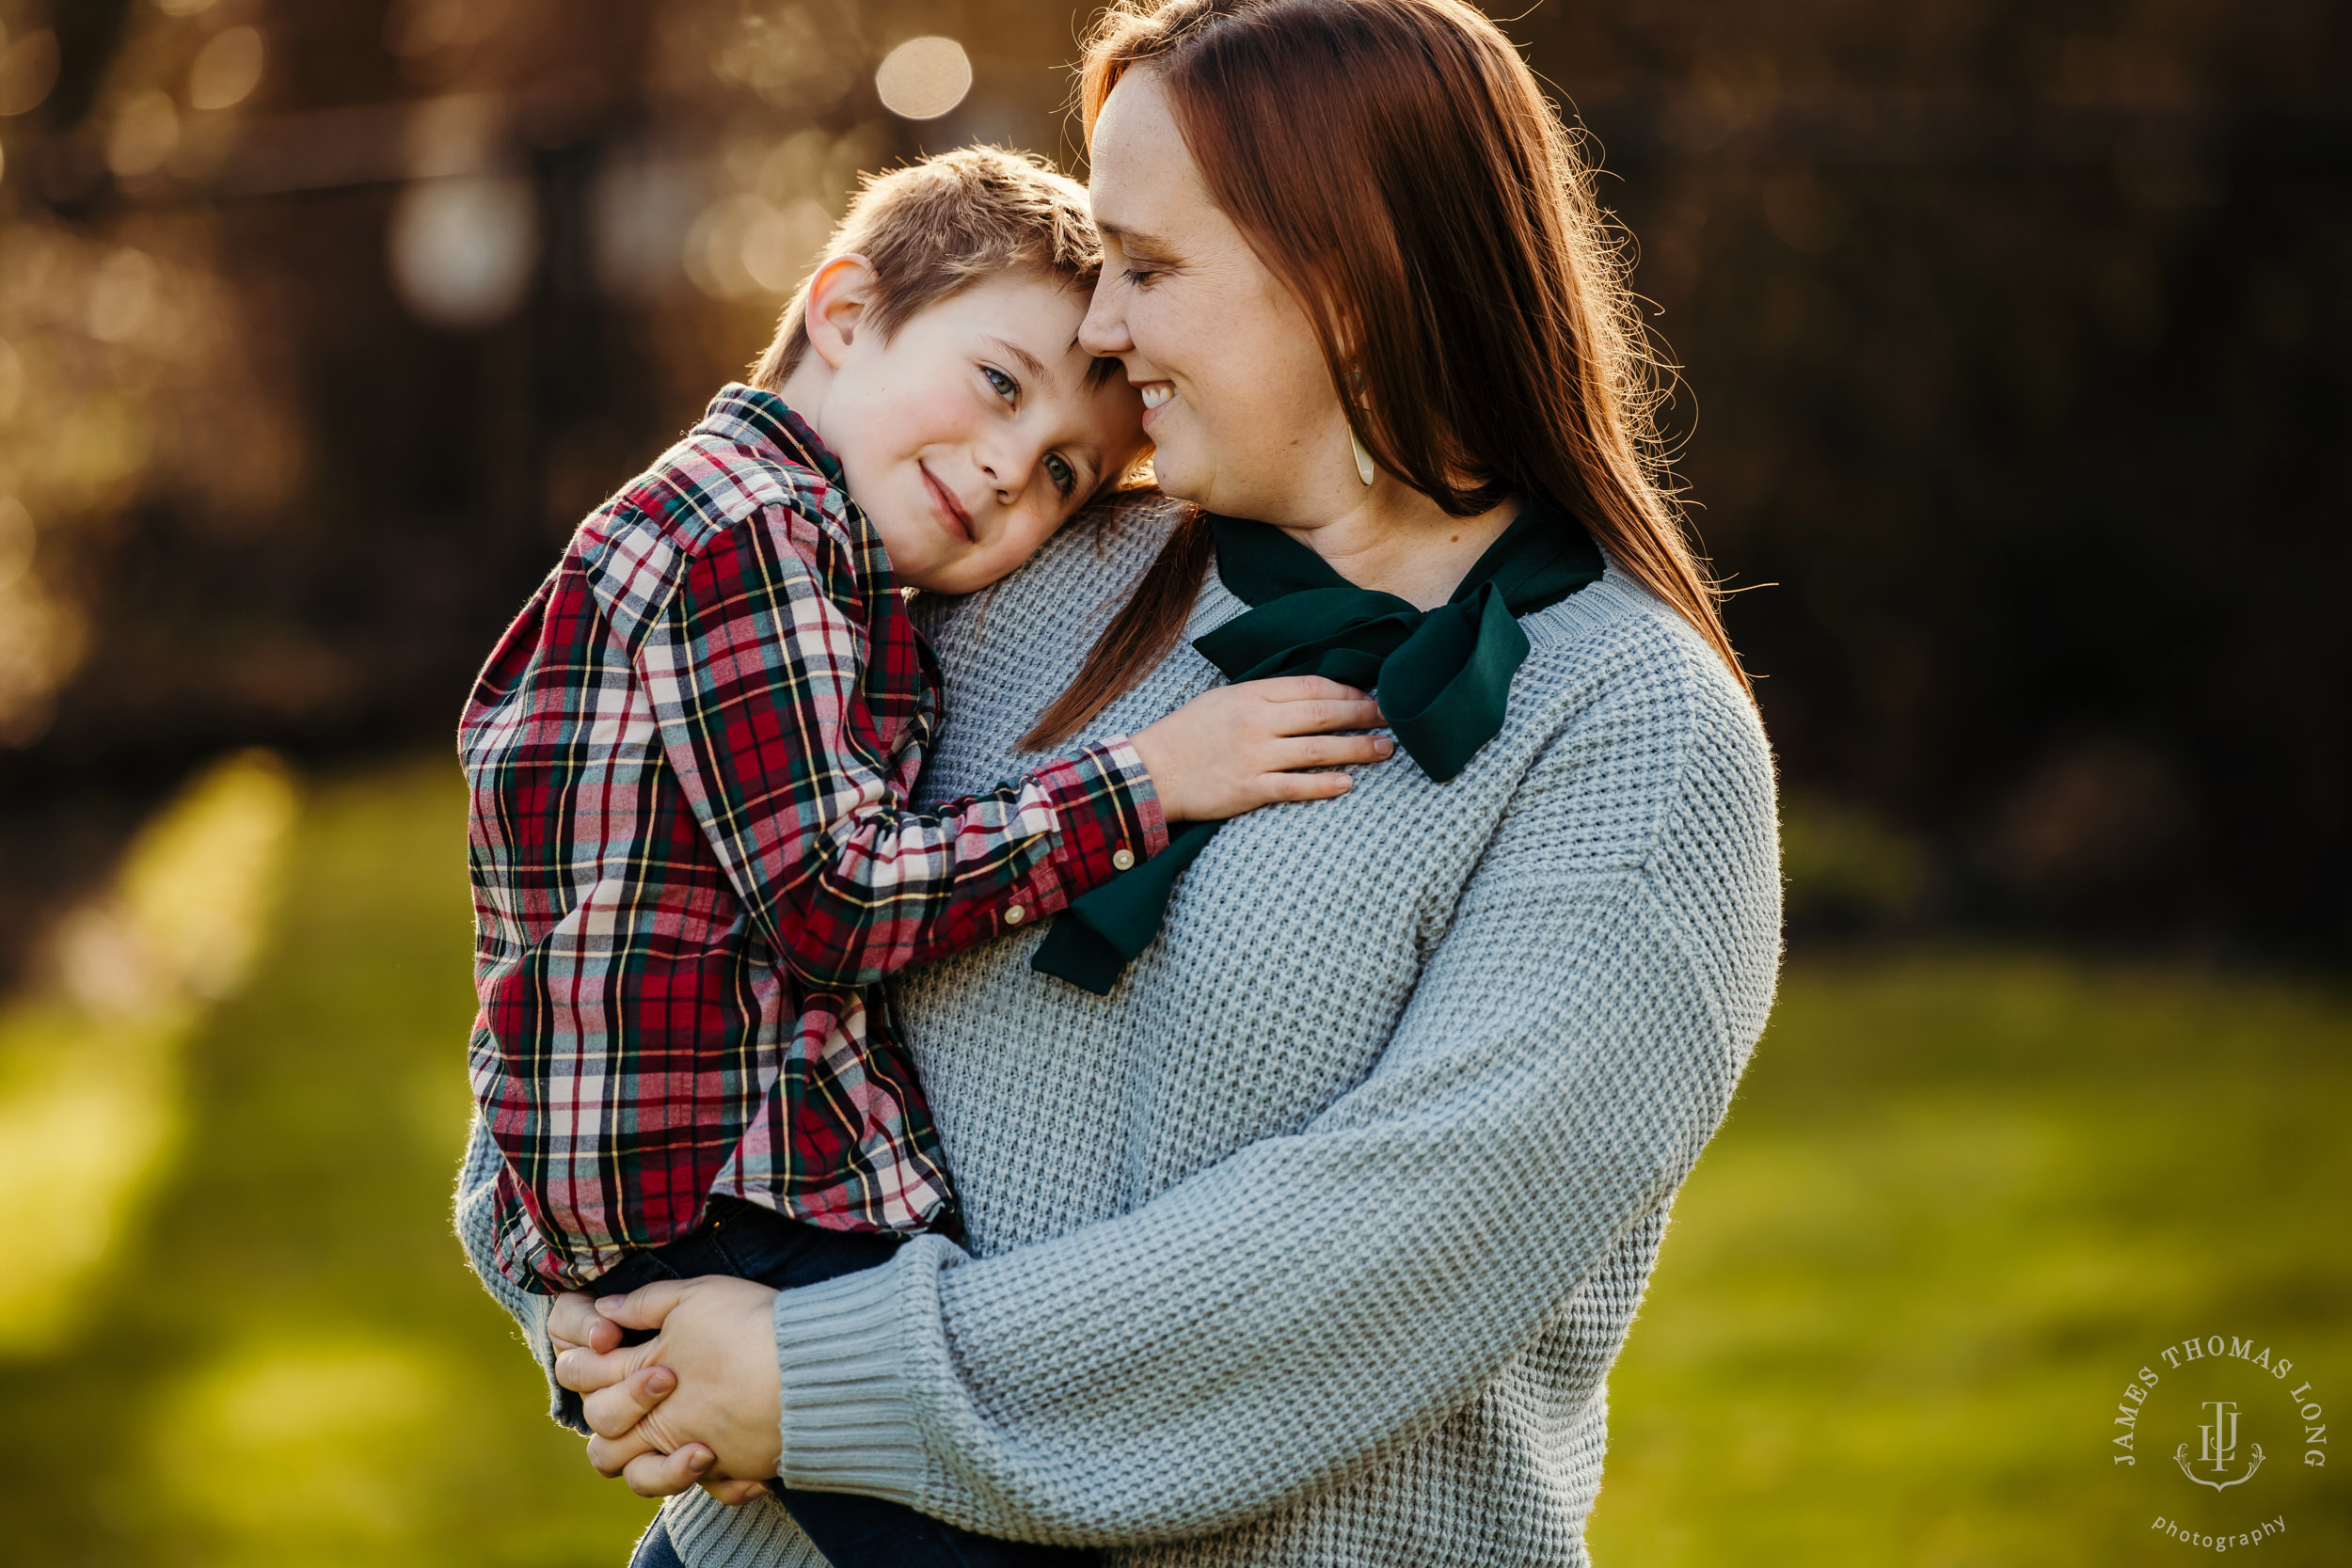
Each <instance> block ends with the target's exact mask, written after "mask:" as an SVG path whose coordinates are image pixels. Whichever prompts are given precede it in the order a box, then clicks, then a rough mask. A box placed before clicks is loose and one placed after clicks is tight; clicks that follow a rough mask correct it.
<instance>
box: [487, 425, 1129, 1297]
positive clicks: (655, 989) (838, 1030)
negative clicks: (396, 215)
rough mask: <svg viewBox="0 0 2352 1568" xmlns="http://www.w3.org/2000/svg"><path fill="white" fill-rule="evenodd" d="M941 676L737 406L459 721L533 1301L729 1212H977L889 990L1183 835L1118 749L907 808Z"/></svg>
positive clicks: (617, 521) (493, 1024) (491, 1055)
mask: <svg viewBox="0 0 2352 1568" xmlns="http://www.w3.org/2000/svg"><path fill="white" fill-rule="evenodd" d="M939 689H940V687H939V674H938V668H937V666H936V664H935V663H934V661H933V659H932V657H931V654H930V649H929V648H928V647H927V646H925V645H924V643H923V642H922V641H921V639H920V638H919V637H918V636H917V635H916V633H915V631H914V627H913V626H912V625H911V624H910V622H909V620H908V616H907V612H906V607H905V604H904V602H903V600H902V599H901V597H900V595H899V594H898V591H897V589H896V588H895V587H894V586H893V585H892V579H891V576H890V565H889V561H888V558H887V557H886V556H885V555H884V554H883V551H882V544H881V541H880V540H879V539H878V538H876V536H875V534H874V531H873V529H872V528H871V527H870V526H869V525H868V524H867V522H866V518H865V516H864V515H863V514H862V513H861V512H860V511H859V510H858V509H857V507H856V506H855V505H854V504H853V503H852V502H851V501H850V498H849V496H848V494H847V492H846V491H845V490H844V489H843V487H842V478H841V469H840V467H839V465H838V464H837V463H836V462H835V461H834V458H833V456H832V454H831V453H829V452H828V451H825V449H824V447H823V446H822V445H821V444H820V443H819V442H818V439H817V436H816V434H815V432H813V431H811V430H810V429H809V428H808V426H807V425H806V424H804V423H803V422H802V420H800V418H799V417H798V416H797V415H795V414H794V413H792V411H791V410H790V409H788V408H787V407H786V406H785V405H784V404H783V403H782V402H780V401H779V400H777V399H776V398H775V397H773V396H772V395H771V394H769V393H766V392H762V391H757V390H755V389H753V388H748V387H741V386H730V387H728V388H725V389H724V390H723V391H722V392H721V393H720V395H719V397H718V398H717V399H716V400H715V401H714V402H713V403H712V404H711V405H710V408H709V410H708V412H707V414H706V416H705V417H704V420H703V422H702V423H701V424H699V425H697V426H696V427H695V428H694V430H693V431H692V432H691V433H690V434H689V435H688V436H687V437H686V438H685V439H684V440H683V441H681V442H680V443H679V444H678V445H676V446H675V447H673V448H672V449H671V450H670V451H668V452H666V453H665V454H663V456H662V458H661V460H660V462H659V463H657V464H655V466H654V467H652V468H651V469H649V470H648V471H647V472H645V473H644V475H642V476H641V477H639V478H638V479H637V480H636V481H634V482H633V483H630V484H629V485H628V488H627V489H625V490H623V491H622V492H621V493H620V494H619V495H618V496H616V497H615V498H613V499H612V500H611V501H609V502H607V503H606V504H605V505H604V506H603V507H602V508H600V509H599V510H598V511H596V513H595V514H594V515H591V516H590V517H589V518H588V519H587V521H586V522H584V523H582V524H581V525H580V530H579V531H578V532H577V533H576V534H574V535H573V538H572V542H571V545H570V546H569V548H567V549H566V550H565V551H564V559H563V562H561V564H559V565H558V566H557V567H556V569H555V571H554V573H553V574H552V575H551V576H550V577H548V579H547V581H546V582H545V583H544V584H542V585H541V586H540V588H539V591H538V592H537V593H536V594H533V595H532V600H531V602H530V604H529V605H527V606H526V607H525V608H524V610H523V612H522V614H521V615H519V616H518V617H516V621H515V624H514V625H513V626H511V627H509V628H508V630H507V633H506V635H505V637H504V638H503V639H502V640H501V641H500V643H499V645H498V648H497V650H496V651H495V652H494V653H492V654H491V656H490V659H489V663H488V665H487V666H486V667H485V669H484V671H483V673H482V677H481V679H480V681H479V682H478V683H477V685H476V686H475V689H474V691H473V694H472V697H471V699H470V700H469V702H468V704H467V706H466V713H465V718H464V720H463V722H462V723H461V725H460V728H459V752H460V755H461V756H462V758H463V760H464V763H465V768H466V774H467V778H468V780H469V783H470V784H471V788H472V816H471V827H470V832H469V863H470V865H471V868H472V875H473V889H474V916H475V931H476V953H475V960H476V980H477V985H478V989H479V990H480V993H481V999H482V1011H481V1014H480V1017H479V1019H478V1020H477V1022H476V1023H475V1027H474V1034H473V1039H472V1044H471V1050H470V1067H471V1073H472V1078H473V1089H474V1097H475V1101H476V1102H477V1104H478V1105H479V1107H480V1109H481V1112H482V1114H483V1115H484V1116H485V1117H487V1118H488V1120H489V1123H490V1128H491V1132H492V1135H493V1136H494V1137H495V1138H496V1139H497V1141H498V1144H499V1147H500V1148H501V1151H502V1152H503V1153H504V1155H505V1167H504V1169H503V1170H502V1171H501V1175H500V1180H499V1195H500V1203H499V1216H498V1221H497V1227H496V1238H497V1239H496V1255H497V1258H498V1261H499V1264H500V1267H501V1269H502V1270H504V1271H505V1273H506V1274H507V1275H508V1276H509V1277H510V1278H512V1279H514V1280H515V1281H516V1283H517V1284H518V1285H522V1286H524V1287H526V1288H528V1289H532V1290H536V1291H547V1290H549V1289H551V1288H571V1287H579V1286H582V1285H585V1284H587V1283H589V1282H590V1281H592V1280H593V1279H595V1278H596V1275H600V1274H602V1273H604V1272H605V1271H606V1270H608V1269H609V1268H611V1267H612V1264H613V1263H614V1262H616V1261H617V1260H618V1259H619V1258H620V1256H621V1254H622V1253H623V1251H625V1250H626V1249H628V1248H632V1247H645V1246H654V1245H659V1244H660V1243H663V1242H666V1241H669V1240H671V1239H672V1238H674V1237H675V1236H677V1235H679V1234H680V1233H682V1232H683V1231H685V1230H686V1229H688V1228H690V1227H691V1226H692V1225H693V1223H694V1221H695V1218H696V1216H697V1214H698V1212H699V1211H700V1210H701V1208H702V1205H703V1200H704V1198H705V1197H706V1196H707V1195H709V1194H713V1193H724V1194H731V1195H733V1196H738V1197H742V1198H747V1199H749V1200H751V1201H753V1202H756V1203H762V1204H766V1205H768V1206H770V1207H771V1208H773V1209H776V1210H778V1211H780V1212H784V1213H787V1214H789V1215H792V1216H794V1217H796V1218H799V1219H803V1220H805V1221H808V1222H809V1223H811V1224H815V1225H819V1226H826V1227H834V1228H836V1229H844V1230H882V1229H889V1230H912V1229H919V1228H922V1227H927V1226H932V1225H936V1224H938V1223H939V1222H940V1221H941V1220H942V1219H944V1218H945V1217H946V1215H947V1214H948V1213H949V1212H950V1210H951V1198H950V1195H949V1189H948V1183H947V1174H946V1168H945V1166H944V1164H943V1163H942V1160H941V1156H940V1151H939V1140H938V1136H937V1133H936V1132H934V1130H933V1128H932V1126H931V1121H930V1114H929V1112H928V1111H927V1109H926V1108H925V1106H924V1103H923V1099H922V1094H921V1091H920V1089H919V1087H918V1086H917V1085H916V1083H915V1080H914V1070H913V1069H912V1068H911V1067H910V1066H909V1064H908V1062H907V1060H906V1057H905V1055H904V1053H902V1052H901V1051H900V1049H899V1048H898V1045H897V1044H896V1042H894V1041H893V1039H892V1038H891V1037H890V1031H889V1025H888V1016H887V1011H886V1008H885V1006H884V1005H883V1001H882V997H881V995H880V994H879V991H878V990H877V982H878V981H880V980H881V979H882V976H884V975H886V974H891V973H893V972H895V971H897V970H899V969H902V968H904V967H906V966H907V965H909V964H913V963H917V962H920V961H922V960H923V959H925V958H932V957H936V956H938V955H940V954H944V953H946V952H950V951H953V950H955V949H958V948H961V947H965V946H969V945H971V944H972V943H974V942H981V941H985V940H986V939H987V938H988V937H990V936H991V935H993V934H994V933H996V932H997V931H999V930H1001V929H1003V928H1005V927H1011V926H1016V925H1019V924H1021V923H1023V922H1024V921H1031V920H1037V919H1041V918H1043V917H1045V916H1048V915H1050V914H1052V913H1054V912H1055V911H1058V910H1060V909H1061V908H1062V907H1063V906H1064V905H1066V904H1067V903H1069V901H1070V900H1071V899H1072V898H1073V897H1075V896H1076V895H1079V894H1081V893H1084V892H1086V891H1087V890H1088V889H1089V888H1091V887H1094V886H1097V885H1098V884H1100V883H1102V882H1103V881H1104V880H1106V879H1109V878H1110V877H1112V876H1113V875H1115V874H1116V870H1117V866H1116V864H1115V863H1114V860H1113V857H1114V856H1115V855H1119V854H1120V851H1122V850H1125V851H1127V854H1126V855H1124V856H1120V859H1121V860H1123V861H1125V863H1128V864H1132V863H1134V858H1135V857H1140V856H1144V855H1149V854H1152V853H1156V852H1157V851H1158V850H1159V849H1160V848H1161V847H1163V846H1164V845H1165V844H1166V843H1167V830H1166V828H1165V826H1164V824H1163V822H1162V820H1161V816H1160V812H1159V806H1158V802H1157V800H1156V797H1154V795H1153V794H1152V789H1151V787H1150V782H1149V780H1148V778H1147V777H1146V775H1145V773H1144V770H1143V767H1142V765H1141V763H1140V762H1139V761H1138V760H1137V759H1136V754H1135V752H1134V750H1133V749H1132V748H1131V747H1130V746H1128V745H1127V743H1126V742H1125V741H1124V740H1123V739H1121V740H1119V741H1117V742H1114V743H1111V744H1108V745H1101V746H1092V747H1089V748H1087V749H1086V750H1084V751H1082V752H1077V753H1076V754H1074V755H1073V756H1070V757H1067V758H1062V759H1059V760H1057V761H1055V762H1053V763H1051V764H1049V765H1048V766H1046V767H1044V768H1040V769H1039V770H1038V771H1037V772H1035V773H1032V774H1031V775H1029V776H1028V777H1027V778H1025V779H1018V780H1014V781H1012V782H1010V783H1008V784H1002V785H1000V786H998V787H997V788H995V789H993V790H991V791H989V792H988V793H987V794H984V795H977V796H974V797H971V798H968V799H965V800H957V801H954V802H952V803H950V804H948V805H946V806H944V807H942V808H940V809H939V810H937V811H933V812H916V811H914V810H911V809H910V808H909V806H908V799H909V792H910V790H911V788H912V787H913V785H914V777H915V774H916V772H917V771H918V770H919V769H920V768H921V766H922V761H923V753H924V750H925V748H926V746H927V744H928V742H929V740H930V736H931V734H932V731H933V729H934V727H935V725H936V724H937V722H938V720H939Z"/></svg>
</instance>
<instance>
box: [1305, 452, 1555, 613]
mask: <svg viewBox="0 0 2352 1568" xmlns="http://www.w3.org/2000/svg"><path fill="white" fill-rule="evenodd" d="M1518 509H1519V503H1518V500H1517V499H1512V500H1506V501H1504V502H1503V503H1502V505H1500V506H1497V507H1494V508H1492V509H1491V510H1489V511H1486V512H1482V513H1480V514H1479V515H1476V516H1474V517H1451V516H1448V515H1446V514H1445V513H1444V512H1443V511H1441V510H1440V509H1439V508H1438V503H1437V502H1436V501H1433V500H1431V499H1429V498H1428V497H1427V496H1424V495H1422V493H1421V492H1420V491H1418V490H1415V489H1412V488H1410V487H1408V486H1406V485H1404V484H1400V483H1397V482H1396V481H1395V480H1393V479H1391V478H1390V477H1389V476H1388V475H1387V474H1382V475H1380V476H1379V480H1378V483H1375V484H1373V485H1371V486H1370V487H1368V488H1367V489H1365V490H1364V491H1363V493H1362V497H1361V499H1359V500H1358V501H1357V503H1356V504H1355V505H1353V506H1351V507H1350V508H1348V509H1347V510H1346V511H1343V512H1342V513H1340V514H1339V515H1336V516H1333V517H1331V518H1329V519H1327V521H1324V522H1321V523H1316V524H1312V525H1303V526H1302V525H1291V524H1278V525H1276V526H1278V527H1279V528H1280V529H1281V530H1282V531H1283V532H1285V533H1287V534H1289V535H1290V536H1291V537H1292V538H1294V539H1295V540H1297V541H1298V542H1299V543H1300V544H1302V545H1304V546H1307V547H1308V548H1309V549H1311V550H1312V551H1314V552H1315V553H1316V554H1317V555H1319V556H1321V557H1323V559H1324V560H1325V561H1326V562H1329V564H1330V567H1331V569H1332V570H1333V571H1335V572H1337V573H1339V574H1340V576H1342V577H1343V578H1346V579H1347V580H1348V581H1350V582H1352V583H1354V584H1356V586H1358V587H1359V588H1370V589H1375V590H1376V591H1378V592H1380V593H1383V594H1395V595H1396V596H1397V597H1398V598H1400V599H1403V600H1405V601H1406V603H1408V604H1411V605H1413V606H1415V607H1417V608H1419V609H1422V610H1431V609H1435V608H1436V607H1437V606H1438V605H1441V604H1443V603H1445V602H1446V600H1447V599H1449V598H1451V597H1452V596H1453V594H1454V589H1455V588H1456V587H1457V586H1458V585H1459V584H1460V583H1461V580H1462V578H1463V577H1464V576H1465V575H1466V574H1467V573H1468V572H1469V571H1470V567H1471V566H1473V565H1475V564H1476V563H1477V562H1478V558H1479V557H1480V556H1482V555H1484V554H1486V546H1489V545H1491V544H1493V543H1494V542H1495V540H1496V539H1498V538H1500V537H1501V536H1502V531H1503V530H1504V529H1506V528H1508V527H1510V526H1511V519H1512V518H1513V517H1515V516H1517V515H1518Z"/></svg>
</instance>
